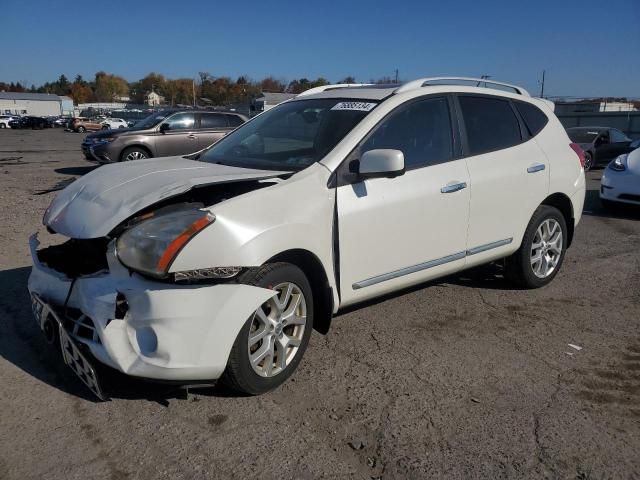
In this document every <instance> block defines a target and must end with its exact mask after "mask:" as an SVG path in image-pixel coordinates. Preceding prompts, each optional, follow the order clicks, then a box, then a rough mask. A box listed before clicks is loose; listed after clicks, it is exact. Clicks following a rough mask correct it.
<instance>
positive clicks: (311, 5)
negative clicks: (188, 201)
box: [0, 0, 640, 97]
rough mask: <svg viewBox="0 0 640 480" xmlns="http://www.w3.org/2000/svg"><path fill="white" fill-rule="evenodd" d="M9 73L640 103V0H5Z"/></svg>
mask: <svg viewBox="0 0 640 480" xmlns="http://www.w3.org/2000/svg"><path fill="white" fill-rule="evenodd" d="M0 18H1V19H2V22H1V24H2V26H1V27H0V45H3V47H2V54H1V55H0V81H6V82H9V81H14V82H15V81H24V80H26V81H27V82H28V84H29V85H31V84H32V83H34V84H36V85H38V84H40V83H43V82H44V81H47V80H54V79H56V78H57V77H58V76H59V75H60V74H61V73H64V74H65V75H67V77H69V78H73V77H74V76H75V75H76V74H78V73H80V74H82V75H83V76H84V77H85V78H92V77H93V74H94V73H95V72H96V71H99V70H105V71H107V72H110V73H115V74H118V75H122V76H123V77H125V78H127V79H128V80H137V79H139V78H141V77H143V76H144V75H145V74H147V73H148V72H150V71H156V72H159V73H163V74H165V75H166V76H168V77H170V78H177V77H195V76H196V75H197V73H198V72H199V71H207V72H209V73H211V74H212V75H215V76H222V75H226V76H231V77H234V78H235V77H237V76H239V75H248V76H249V77H251V78H253V79H260V78H262V77H264V76H267V75H274V76H276V77H279V78H283V79H287V80H291V79H293V78H299V77H303V76H304V77H307V78H315V77H318V76H324V77H325V78H328V79H329V80H331V81H337V80H339V79H340V78H342V77H344V76H347V75H352V76H355V77H356V79H357V80H359V81H367V80H369V79H371V78H379V77H382V76H393V74H394V70H395V69H396V68H397V69H398V70H399V71H400V78H402V79H412V78H417V77H421V76H432V75H440V74H445V75H454V74H455V75H471V76H479V75H482V74H488V75H492V77H493V78H495V79H500V80H504V81H508V82H511V83H516V84H520V85H522V86H524V87H525V88H528V89H530V90H531V91H532V92H535V93H536V94H538V93H539V91H540V87H539V78H540V76H541V72H542V70H543V69H546V70H547V82H546V85H545V93H546V94H548V95H567V96H598V95H603V96H604V95H606V96H633V97H640V61H639V60H640V0H609V1H606V2H603V1H601V0H594V1H592V0H584V1H573V0H554V1H548V0H538V1H536V2H534V1H531V0H528V1H526V2H525V1H522V0H520V1H518V0H511V1H491V0H475V1H454V0H449V1H446V0H444V1H437V2H430V1H427V0H422V1H414V0H411V1H402V0H397V1H395V2H375V1H374V0H367V1H360V0H354V1H349V0H342V1H335V2H334V1H330V0H324V1H316V2H304V1H297V2H293V1H288V0H283V1H278V2H264V1H262V2H258V1H253V0H245V1H242V2H238V1H235V2H234V1H225V2H216V1H204V0H203V1H200V2H198V1H191V0H181V1H175V0H173V1H165V0H155V1H153V2H143V1H136V0H133V1H128V2H122V1H119V0H109V1H107V2H96V1H89V2H82V3H77V2H66V1H65V2H58V1H51V0H38V1H36V0H34V1H29V0H0Z"/></svg>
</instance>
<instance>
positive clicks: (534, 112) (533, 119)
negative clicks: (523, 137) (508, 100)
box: [513, 100, 549, 137]
mask: <svg viewBox="0 0 640 480" xmlns="http://www.w3.org/2000/svg"><path fill="white" fill-rule="evenodd" d="M513 104H514V105H515V106H516V110H518V113H519V114H520V116H521V117H522V119H523V120H524V123H525V124H526V126H527V130H529V134H530V135H531V136H532V137H535V136H536V135H537V134H539V133H540V131H541V130H542V129H543V128H544V127H545V125H546V124H547V123H548V122H549V118H547V116H546V115H545V114H544V113H543V112H542V110H540V109H539V108H538V107H536V106H535V105H531V104H530V103H527V102H519V101H517V100H515V101H514V102H513Z"/></svg>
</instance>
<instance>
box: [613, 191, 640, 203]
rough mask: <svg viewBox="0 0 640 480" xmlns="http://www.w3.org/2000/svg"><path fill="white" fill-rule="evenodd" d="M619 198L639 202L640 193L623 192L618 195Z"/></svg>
mask: <svg viewBox="0 0 640 480" xmlns="http://www.w3.org/2000/svg"><path fill="white" fill-rule="evenodd" d="M618 198H619V199H620V200H629V201H631V202H640V195H632V194H631V193H623V194H621V195H618Z"/></svg>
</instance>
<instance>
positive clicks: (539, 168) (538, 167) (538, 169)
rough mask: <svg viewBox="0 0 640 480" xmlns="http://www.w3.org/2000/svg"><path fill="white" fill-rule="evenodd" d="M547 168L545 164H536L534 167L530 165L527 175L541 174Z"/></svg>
mask: <svg viewBox="0 0 640 480" xmlns="http://www.w3.org/2000/svg"><path fill="white" fill-rule="evenodd" d="M545 168H546V166H545V164H544V163H534V164H532V165H529V168H527V173H536V172H541V171H542V170H544V169H545Z"/></svg>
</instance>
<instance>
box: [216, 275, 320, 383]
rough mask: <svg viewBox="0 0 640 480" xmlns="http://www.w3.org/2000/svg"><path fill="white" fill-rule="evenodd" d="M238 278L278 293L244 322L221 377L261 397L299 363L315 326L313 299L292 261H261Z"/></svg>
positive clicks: (308, 287)
mask: <svg viewBox="0 0 640 480" xmlns="http://www.w3.org/2000/svg"><path fill="white" fill-rule="evenodd" d="M240 280H241V282H242V283H244V284H248V285H255V286H257V287H263V288H269V289H272V290H275V291H276V292H277V293H276V295H274V296H273V297H271V298H270V299H269V300H267V301H266V302H264V303H263V304H262V305H261V306H260V307H259V308H258V309H257V310H256V311H255V313H254V314H253V315H251V316H250V317H249V318H248V319H247V321H246V322H245V324H244V326H243V327H242V329H241V330H240V333H239V334H238V336H237V337H236V340H235V343H234V344H233V348H232V349H231V354H230V355H229V361H228V363H227V368H226V370H225V372H224V374H223V376H222V378H221V381H222V383H223V384H225V385H227V386H228V387H230V388H232V389H233V390H236V391H238V392H242V393H245V394H249V395H259V394H262V393H265V392H268V391H269V390H273V389H274V388H276V387H278V386H279V385H281V384H282V383H284V381H285V380H287V378H289V377H290V376H291V374H292V373H293V372H294V371H295V369H296V368H297V366H298V364H299V363H300V360H301V359H302V355H303V354H304V352H305V350H306V348H307V345H308V344H309V337H310V336H311V330H312V328H313V297H312V294H311V286H310V285H309V281H308V280H307V277H306V276H305V274H304V273H303V272H302V270H300V269H299V268H298V267H296V266H295V265H292V264H290V263H273V264H267V265H264V266H263V267H260V268H259V269H257V270H254V271H250V272H248V273H247V274H245V275H244V276H243V277H242V278H241V279H240Z"/></svg>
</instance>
